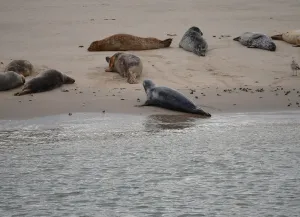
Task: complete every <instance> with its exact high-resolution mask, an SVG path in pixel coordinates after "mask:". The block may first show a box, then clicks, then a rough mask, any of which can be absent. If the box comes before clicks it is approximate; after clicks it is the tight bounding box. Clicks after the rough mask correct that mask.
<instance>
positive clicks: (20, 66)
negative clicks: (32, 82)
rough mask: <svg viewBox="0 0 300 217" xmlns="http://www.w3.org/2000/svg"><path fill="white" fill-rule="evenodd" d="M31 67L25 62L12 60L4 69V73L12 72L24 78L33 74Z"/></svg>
mask: <svg viewBox="0 0 300 217" xmlns="http://www.w3.org/2000/svg"><path fill="white" fill-rule="evenodd" d="M33 70H34V68H33V65H32V64H31V63H30V62H29V61H27V60H13V61H11V62H10V63H9V64H8V65H7V66H6V67H5V69H4V71H13V72H16V73H18V74H22V75H23V76H24V77H27V76H29V75H32V74H33Z"/></svg>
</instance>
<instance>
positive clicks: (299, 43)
mask: <svg viewBox="0 0 300 217" xmlns="http://www.w3.org/2000/svg"><path fill="white" fill-rule="evenodd" d="M271 38H272V39H274V40H282V41H285V42H287V43H289V44H292V45H293V47H300V29H297V30H291V31H288V32H285V33H282V34H279V35H273V36H271Z"/></svg>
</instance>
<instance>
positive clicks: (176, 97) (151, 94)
mask: <svg viewBox="0 0 300 217" xmlns="http://www.w3.org/2000/svg"><path fill="white" fill-rule="evenodd" d="M143 86H144V89H145V92H146V94H147V100H146V102H145V103H144V104H143V105H137V106H136V107H142V106H157V107H162V108H166V109H170V110H175V111H182V112H186V113H192V114H199V115H203V116H205V117H211V114H209V113H207V112H205V111H203V110H202V109H200V108H197V106H196V105H195V104H194V103H193V102H192V101H191V100H189V99H188V98H186V97H185V96H184V95H183V94H181V93H179V92H178V91H176V90H174V89H171V88H169V87H156V86H155V84H154V83H153V82H152V81H151V80H144V82H143Z"/></svg>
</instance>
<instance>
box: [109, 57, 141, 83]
mask: <svg viewBox="0 0 300 217" xmlns="http://www.w3.org/2000/svg"><path fill="white" fill-rule="evenodd" d="M105 59H106V61H107V62H108V63H109V67H108V68H107V69H105V71H106V72H117V73H119V74H120V75H121V76H122V77H127V82H128V83H129V84H137V83H138V81H137V78H139V77H140V76H141V74H142V71H143V63H142V61H141V59H140V58H139V57H137V56H135V55H133V54H126V53H121V52H118V53H115V54H114V55H113V56H112V57H106V58H105Z"/></svg>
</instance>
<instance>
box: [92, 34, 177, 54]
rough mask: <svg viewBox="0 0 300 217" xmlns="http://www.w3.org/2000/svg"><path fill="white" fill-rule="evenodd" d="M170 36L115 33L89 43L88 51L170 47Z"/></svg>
mask: <svg viewBox="0 0 300 217" xmlns="http://www.w3.org/2000/svg"><path fill="white" fill-rule="evenodd" d="M172 40H173V39H172V38H168V39H165V40H159V39H157V38H152V37H148V38H143V37H138V36H134V35H129V34H115V35H112V36H109V37H106V38H104V39H102V40H98V41H94V42H92V43H91V44H90V46H89V48H88V51H128V50H152V49H159V48H166V47H170V45H171V43H172Z"/></svg>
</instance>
